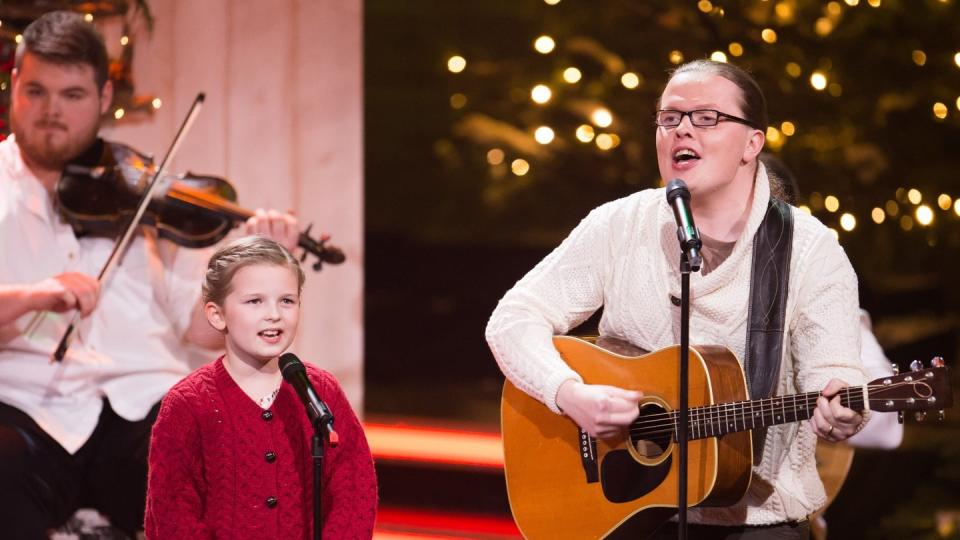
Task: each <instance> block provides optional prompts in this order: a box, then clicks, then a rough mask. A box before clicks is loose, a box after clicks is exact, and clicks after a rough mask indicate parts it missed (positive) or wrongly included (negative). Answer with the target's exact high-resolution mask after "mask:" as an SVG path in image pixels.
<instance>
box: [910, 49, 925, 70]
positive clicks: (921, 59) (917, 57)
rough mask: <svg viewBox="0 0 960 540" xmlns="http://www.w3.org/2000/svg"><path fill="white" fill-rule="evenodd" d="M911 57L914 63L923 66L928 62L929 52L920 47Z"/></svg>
mask: <svg viewBox="0 0 960 540" xmlns="http://www.w3.org/2000/svg"><path fill="white" fill-rule="evenodd" d="M910 57H911V58H913V63H914V64H916V65H918V66H922V65H924V64H926V63H927V53H925V52H923V51H921V50H920V49H916V50H914V51H913V52H912V53H911V54H910Z"/></svg>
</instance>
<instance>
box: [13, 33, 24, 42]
mask: <svg viewBox="0 0 960 540" xmlns="http://www.w3.org/2000/svg"><path fill="white" fill-rule="evenodd" d="M13 41H15V42H16V43H20V42H21V41H23V34H17V35H16V36H14V37H13Z"/></svg>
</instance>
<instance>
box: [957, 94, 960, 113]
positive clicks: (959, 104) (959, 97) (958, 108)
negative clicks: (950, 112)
mask: <svg viewBox="0 0 960 540" xmlns="http://www.w3.org/2000/svg"><path fill="white" fill-rule="evenodd" d="M957 110H958V111H960V96H957Z"/></svg>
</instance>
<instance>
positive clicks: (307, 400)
mask: <svg viewBox="0 0 960 540" xmlns="http://www.w3.org/2000/svg"><path fill="white" fill-rule="evenodd" d="M280 374H281V375H283V379H284V380H285V381H287V382H288V383H290V385H291V386H293V388H294V389H295V390H296V391H297V395H298V396H300V401H302V402H303V406H304V407H305V408H306V409H307V416H309V417H310V422H311V423H312V424H313V425H314V426H315V427H320V426H324V427H325V428H326V429H327V431H328V433H329V442H330V446H336V445H337V443H338V442H339V437H337V432H335V431H334V430H333V413H331V412H330V409H329V408H327V404H326V403H324V402H323V400H322V399H320V397H319V396H317V392H316V390H314V389H313V385H312V384H310V379H309V378H308V377H307V368H305V367H304V366H303V362H301V361H300V359H299V358H297V355H295V354H293V353H283V354H281V355H280Z"/></svg>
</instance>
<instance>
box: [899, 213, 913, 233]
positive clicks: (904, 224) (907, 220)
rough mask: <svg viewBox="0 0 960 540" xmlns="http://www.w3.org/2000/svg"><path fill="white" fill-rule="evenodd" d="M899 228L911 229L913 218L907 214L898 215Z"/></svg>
mask: <svg viewBox="0 0 960 540" xmlns="http://www.w3.org/2000/svg"><path fill="white" fill-rule="evenodd" d="M900 228H901V229H903V230H905V231H909V230H911V229H913V218H912V217H910V216H908V215H902V216H900Z"/></svg>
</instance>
